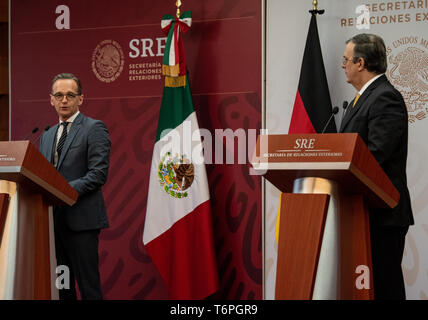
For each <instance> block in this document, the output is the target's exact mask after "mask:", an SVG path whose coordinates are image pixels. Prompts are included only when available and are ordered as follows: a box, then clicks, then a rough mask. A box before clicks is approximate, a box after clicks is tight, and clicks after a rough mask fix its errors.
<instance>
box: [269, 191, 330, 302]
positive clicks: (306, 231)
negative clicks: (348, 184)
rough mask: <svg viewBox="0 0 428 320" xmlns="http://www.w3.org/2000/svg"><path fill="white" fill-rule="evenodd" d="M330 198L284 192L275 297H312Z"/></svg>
mask: <svg viewBox="0 0 428 320" xmlns="http://www.w3.org/2000/svg"><path fill="white" fill-rule="evenodd" d="M329 200H330V196H329V195H327V194H290V193H284V194H282V196H281V213H280V214H281V216H280V229H279V232H280V233H279V238H278V262H277V271H276V289H275V299H277V300H310V299H312V293H313V290H314V284H315V277H316V272H317V266H318V259H319V255H320V250H321V243H322V238H323V230H324V225H325V220H326V216H327V209H328V205H329Z"/></svg>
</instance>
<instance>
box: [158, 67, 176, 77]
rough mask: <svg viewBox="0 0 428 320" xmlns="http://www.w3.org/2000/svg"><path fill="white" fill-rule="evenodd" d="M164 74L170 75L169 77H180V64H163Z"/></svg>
mask: <svg viewBox="0 0 428 320" xmlns="http://www.w3.org/2000/svg"><path fill="white" fill-rule="evenodd" d="M162 74H163V75H164V76H169V77H178V75H179V74H180V64H176V65H173V66H168V65H165V64H163V65H162Z"/></svg>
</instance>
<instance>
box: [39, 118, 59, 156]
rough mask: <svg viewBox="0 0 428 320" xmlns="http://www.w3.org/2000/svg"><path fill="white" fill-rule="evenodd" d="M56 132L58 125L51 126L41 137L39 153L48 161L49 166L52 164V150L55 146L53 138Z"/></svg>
mask: <svg viewBox="0 0 428 320" xmlns="http://www.w3.org/2000/svg"><path fill="white" fill-rule="evenodd" d="M57 131H58V124H56V125H55V126H53V127H52V128H51V129H50V130H48V131H46V133H44V137H43V147H42V150H41V151H42V154H43V155H44V156H45V158H46V159H48V160H49V162H50V163H51V164H53V163H54V150H55V145H56V140H55V137H56V133H57Z"/></svg>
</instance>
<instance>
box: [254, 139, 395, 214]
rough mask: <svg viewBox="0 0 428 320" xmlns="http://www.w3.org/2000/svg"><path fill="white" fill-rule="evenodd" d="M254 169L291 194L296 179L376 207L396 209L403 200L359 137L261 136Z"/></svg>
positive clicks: (255, 154) (255, 153) (258, 140)
mask: <svg viewBox="0 0 428 320" xmlns="http://www.w3.org/2000/svg"><path fill="white" fill-rule="evenodd" d="M252 165H253V167H254V169H255V170H257V171H258V172H260V174H262V175H264V176H265V178H266V179H267V180H269V181H270V182H271V183H272V184H273V185H275V186H276V187H277V188H278V189H279V190H281V191H282V192H291V191H292V187H293V182H294V180H295V179H298V178H303V177H319V178H325V179H330V180H334V181H336V182H338V183H339V185H340V188H341V189H343V190H345V191H346V192H348V193H351V194H363V195H364V196H365V198H366V199H367V200H368V202H369V205H371V206H374V207H395V206H396V205H397V204H398V200H399V198H400V194H399V192H398V191H397V189H396V188H395V187H394V185H393V184H392V182H391V181H390V179H389V178H388V176H387V175H386V173H385V172H384V171H383V169H382V168H381V167H380V165H379V164H378V163H377V161H376V159H375V158H374V156H373V155H372V154H371V152H370V151H369V150H368V148H367V146H366V145H365V143H364V141H363V140H362V139H361V137H360V136H359V135H358V134H357V133H328V134H272V135H260V136H259V137H258V139H257V145H256V150H255V152H254V155H253V159H252Z"/></svg>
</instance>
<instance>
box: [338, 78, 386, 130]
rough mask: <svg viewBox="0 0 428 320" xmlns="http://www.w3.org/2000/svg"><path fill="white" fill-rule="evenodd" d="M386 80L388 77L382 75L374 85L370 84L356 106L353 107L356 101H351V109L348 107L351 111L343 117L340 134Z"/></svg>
mask: <svg viewBox="0 0 428 320" xmlns="http://www.w3.org/2000/svg"><path fill="white" fill-rule="evenodd" d="M386 80H387V79H386V76H385V75H382V76H381V77H379V78H378V79H376V80H375V81H374V82H373V83H372V84H370V85H369V86H368V88H367V89H366V90H365V91H364V92H363V94H362V95H361V97H360V98H359V99H358V101H357V103H356V104H355V106H353V107H352V104H353V103H354V100H352V101H351V103H350V104H349V107H348V108H350V110H347V112H346V113H345V116H344V117H343V120H342V123H341V125H340V130H339V132H342V131H343V130H344V129H345V127H346V125H347V124H348V123H349V122H350V121H351V119H352V118H353V117H354V116H355V115H356V114H357V113H358V110H359V109H360V108H361V107H362V106H363V105H364V102H365V101H366V100H367V98H368V97H369V96H370V94H371V93H372V91H373V90H374V89H376V88H377V87H378V86H379V84H381V83H382V82H384V81H386Z"/></svg>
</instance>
